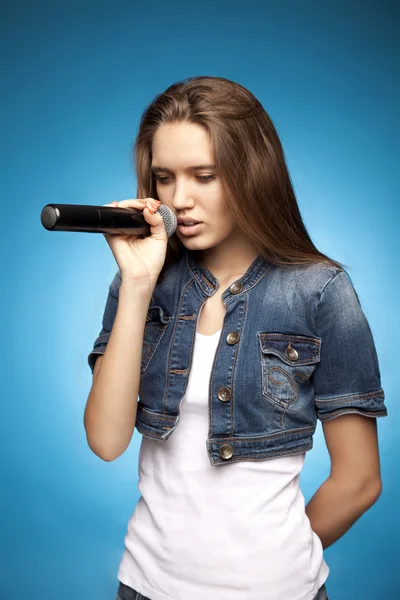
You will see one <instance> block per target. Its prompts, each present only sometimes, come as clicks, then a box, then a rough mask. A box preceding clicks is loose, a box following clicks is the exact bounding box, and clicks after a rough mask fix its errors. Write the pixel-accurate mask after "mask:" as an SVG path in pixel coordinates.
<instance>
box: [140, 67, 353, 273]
mask: <svg viewBox="0 0 400 600" xmlns="http://www.w3.org/2000/svg"><path fill="white" fill-rule="evenodd" d="M180 122H186V123H194V124H197V125H201V126H202V127H204V128H205V130H206V131H207V133H208V134H209V136H210V140H211V143H212V146H213V148H214V158H215V160H214V163H215V166H216V174H217V176H219V177H220V179H221V182H222V185H223V189H224V200H225V203H226V205H227V207H228V208H229V210H230V211H231V213H232V216H233V218H234V219H235V222H236V223H237V225H238V227H239V228H240V229H241V230H242V231H243V232H244V233H245V234H246V236H247V237H248V239H249V241H250V243H251V244H252V246H253V247H254V248H255V250H256V251H257V253H258V254H261V256H262V257H263V258H265V259H266V260H267V261H269V262H272V263H273V264H276V265H281V266H290V265H305V264H310V263H317V262H318V263H321V262H323V263H325V264H328V265H332V266H335V267H337V268H340V269H343V268H344V266H345V265H344V263H339V262H338V261H335V260H333V259H332V258H329V257H328V256H326V255H325V254H323V253H322V252H320V251H319V250H318V249H317V248H316V247H315V246H314V244H313V242H312V241H311V238H310V236H309V234H308V232H307V230H306V227H305V225H304V223H303V219H302V217H301V214H300V210H299V207H298V204H297V200H296V196H295V193H294V191H293V186H292V183H291V179H290V175H289V172H288V168H287V166H286V160H285V155H284V151H283V148H282V144H281V142H280V139H279V137H278V133H277V131H276V129H275V126H274V124H273V123H272V120H271V119H270V117H269V116H268V114H267V113H266V111H265V109H264V108H263V106H262V105H261V103H260V102H259V101H258V100H257V99H256V98H255V96H253V94H252V93H251V92H249V91H248V90H247V89H246V88H245V87H243V86H242V85H240V84H239V83H236V82H234V81H231V80H229V79H225V78H223V77H206V76H201V77H190V78H187V79H184V80H182V81H178V82H177V83H174V84H172V85H171V86H170V87H168V88H167V90H166V91H165V92H163V93H161V94H158V95H157V96H156V97H155V98H154V99H153V100H152V102H151V103H150V104H149V105H148V106H147V108H146V109H145V111H144V112H143V115H142V117H141V120H140V125H139V131H138V135H137V138H136V142H135V145H134V157H135V162H136V171H137V180H138V187H137V198H155V199H157V200H158V199H159V198H158V196H157V190H156V182H155V179H154V176H153V174H152V172H151V160H152V142H153V137H154V134H155V132H156V130H157V129H158V127H159V126H160V125H163V124H165V123H180ZM185 251H186V248H185V246H184V245H183V243H182V242H181V241H180V239H179V238H178V236H177V235H176V233H174V234H173V235H172V236H170V237H169V238H168V247H167V253H166V260H165V263H164V267H163V270H162V271H161V273H160V278H161V277H162V275H163V273H164V272H165V269H166V268H167V266H168V265H169V264H170V263H173V262H175V261H177V260H179V258H180V257H181V256H182V254H183V252H185Z"/></svg>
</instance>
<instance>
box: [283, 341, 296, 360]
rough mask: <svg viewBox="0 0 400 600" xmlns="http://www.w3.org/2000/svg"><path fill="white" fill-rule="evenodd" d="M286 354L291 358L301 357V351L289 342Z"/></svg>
mask: <svg viewBox="0 0 400 600" xmlns="http://www.w3.org/2000/svg"><path fill="white" fill-rule="evenodd" d="M285 354H286V356H287V357H288V358H289V360H297V359H298V358H299V353H298V352H297V350H295V349H294V348H292V346H291V345H290V344H288V347H287V348H286V352H285Z"/></svg>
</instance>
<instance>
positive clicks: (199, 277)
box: [182, 249, 273, 296]
mask: <svg viewBox="0 0 400 600" xmlns="http://www.w3.org/2000/svg"><path fill="white" fill-rule="evenodd" d="M182 260H183V262H184V263H185V265H186V268H187V269H188V271H189V272H190V273H191V275H192V276H193V277H194V278H195V279H196V281H197V282H198V284H199V286H200V287H201V288H202V290H203V291H204V292H205V293H206V294H207V295H208V296H212V295H213V294H214V293H215V290H217V289H218V288H219V285H220V283H219V281H218V279H217V278H216V277H214V275H213V274H212V273H211V271H209V270H208V269H206V268H204V267H201V266H200V264H199V260H198V253H197V251H196V250H188V249H187V250H186V252H185V253H184V255H183V257H182ZM272 266H273V265H272V263H270V262H268V261H266V260H265V259H264V258H262V256H261V255H258V256H257V257H256V258H255V259H254V260H253V262H252V263H251V265H250V266H249V268H248V269H247V271H246V273H244V275H242V277H240V278H239V279H237V282H240V284H241V286H242V289H241V290H240V293H241V292H247V291H248V290H249V289H250V288H251V287H253V286H254V285H256V284H257V283H258V281H259V280H260V279H261V277H263V275H264V274H265V273H266V272H267V271H269V270H270V269H271V268H272Z"/></svg>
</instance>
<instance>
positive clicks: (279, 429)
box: [88, 250, 387, 465]
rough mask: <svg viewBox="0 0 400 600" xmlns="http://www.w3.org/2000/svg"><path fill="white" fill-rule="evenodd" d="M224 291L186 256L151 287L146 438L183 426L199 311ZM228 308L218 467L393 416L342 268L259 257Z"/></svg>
mask: <svg viewBox="0 0 400 600" xmlns="http://www.w3.org/2000/svg"><path fill="white" fill-rule="evenodd" d="M120 285H121V274H120V272H119V271H118V272H117V273H116V275H115V277H114V279H113V281H112V283H111V284H110V286H109V292H108V297H107V301H106V306H105V309H104V314H103V321H102V328H101V331H100V333H99V335H98V337H97V339H96V340H95V342H94V345H93V350H92V351H91V352H90V354H89V356H88V363H89V366H90V368H91V369H92V371H93V368H94V363H95V360H96V357H97V355H98V354H103V353H104V351H105V348H106V345H107V342H108V339H109V336H110V333H111V329H112V326H113V322H114V318H115V314H116V310H117V305H118V292H119V287H120ZM218 288H219V282H218V280H217V279H216V278H215V277H214V276H213V274H212V273H211V272H210V271H209V270H208V269H205V268H203V267H201V266H200V265H199V263H198V261H197V260H196V253H194V252H192V251H190V250H186V251H185V253H184V254H183V256H182V257H181V258H180V259H179V261H178V262H176V263H173V264H170V265H169V266H168V268H167V269H166V271H165V275H164V278H163V279H162V280H161V281H160V282H158V283H157V285H156V286H155V288H154V292H153V295H152V298H151V301H150V304H149V307H148V314H147V317H146V324H145V330H144V337H143V348H142V357H141V368H140V373H141V377H140V387H139V399H138V404H137V416H136V425H135V426H136V428H137V430H138V431H139V432H140V433H141V434H142V435H144V436H148V437H151V438H155V439H157V440H159V441H161V442H167V440H168V438H169V437H170V436H171V435H173V432H174V431H175V429H176V427H177V426H178V425H179V419H180V404H181V402H182V399H183V398H184V396H185V391H186V387H187V382H188V377H189V373H190V366H191V360H192V355H193V345H194V342H195V332H196V329H197V321H198V316H199V313H200V309H201V307H202V306H203V304H204V303H205V302H206V300H207V299H208V298H209V297H211V296H212V295H213V294H215V292H216V291H217V290H218ZM222 301H223V303H224V306H225V317H224V321H223V325H222V331H221V335H220V339H219V343H218V346H217V350H216V353H215V357H214V363H213V367H212V371H211V376H210V385H209V396H208V406H209V410H208V437H207V440H205V445H206V451H207V453H208V457H209V461H210V464H211V465H218V464H222V463H225V464H226V463H229V462H234V461H241V460H265V459H268V458H274V457H278V456H284V455H289V454H297V453H301V452H305V451H308V450H311V448H312V446H313V434H314V431H315V429H316V425H317V418H319V419H320V420H321V421H322V422H324V421H329V420H331V419H334V418H336V417H338V416H340V415H342V414H346V413H359V414H361V415H365V416H367V417H383V416H387V408H386V406H385V403H384V398H385V396H384V391H383V389H382V387H381V381H380V370H379V365H378V359H377V353H376V349H375V345H374V340H373V337H372V333H371V329H370V326H369V324H368V321H367V319H366V317H365V315H364V312H363V310H362V308H361V305H360V301H359V298H358V295H357V293H356V291H355V289H354V287H353V284H352V283H351V280H350V277H349V275H348V274H347V272H346V271H345V270H341V269H338V268H336V267H334V266H330V265H326V264H323V263H317V264H312V265H306V266H295V267H293V266H292V267H286V266H285V267H282V266H276V265H274V264H272V263H269V262H267V261H265V260H264V259H263V258H262V257H261V256H258V257H257V258H256V259H255V260H254V261H253V263H252V264H251V265H250V266H249V268H248V269H247V271H246V273H245V274H244V275H243V276H242V277H241V278H240V279H237V280H236V281H235V282H234V283H232V284H231V285H230V286H229V287H228V288H227V289H226V290H225V291H224V292H223V294H222ZM132 401H134V399H132Z"/></svg>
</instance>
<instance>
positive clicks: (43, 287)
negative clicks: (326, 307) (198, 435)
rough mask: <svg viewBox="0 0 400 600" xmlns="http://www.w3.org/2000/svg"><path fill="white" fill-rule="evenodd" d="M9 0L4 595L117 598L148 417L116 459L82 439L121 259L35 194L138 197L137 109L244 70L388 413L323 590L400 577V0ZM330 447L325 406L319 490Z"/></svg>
mask: <svg viewBox="0 0 400 600" xmlns="http://www.w3.org/2000/svg"><path fill="white" fill-rule="evenodd" d="M1 6H2V8H1V11H2V19H1V36H0V39H1V60H2V65H1V66H2V71H1V72H2V83H3V91H2V111H1V125H2V128H1V130H2V133H1V136H2V145H1V166H2V169H1V179H2V182H1V183H2V185H1V190H2V223H3V232H2V236H1V244H2V251H1V257H2V265H3V269H2V271H3V278H2V279H3V286H4V287H3V293H2V295H1V299H2V316H3V323H2V339H3V348H2V357H1V364H2V370H3V375H2V391H3V394H2V410H3V417H2V420H1V426H2V434H1V436H0V437H1V451H2V486H1V505H2V511H1V515H2V518H1V532H2V533H1V539H2V545H1V565H2V571H1V581H0V598H1V599H4V600H23V599H24V600H25V599H28V598H29V600H36V599H38V600H39V599H40V600H52V599H53V598H57V599H58V600H84V599H85V600H86V599H87V598H96V600H114V599H115V596H116V589H117V579H116V575H117V569H118V564H119V561H120V559H121V556H122V551H123V539H124V536H125V532H126V526H127V522H128V519H129V516H130V514H131V512H132V511H133V509H134V506H135V504H136V502H137V500H138V490H137V479H138V469H137V461H138V451H139V446H140V441H141V435H140V434H139V433H138V432H137V431H136V430H135V433H134V437H133V439H132V442H131V445H130V447H129V448H128V450H127V451H126V452H125V454H124V455H123V456H121V457H120V458H119V459H118V460H116V461H115V462H112V463H106V462H103V461H101V460H100V459H99V458H98V457H96V456H95V455H94V454H93V453H92V452H91V451H90V449H89V448H88V446H87V443H86V437H85V431H84V427H83V413H84V408H85V404H86V400H87V396H88V394H89V391H90V387H91V382H92V378H91V372H90V369H89V367H88V364H87V355H88V353H89V352H90V350H91V349H92V345H93V342H94V340H95V338H96V337H97V335H98V332H99V331H100V328H101V318H102V314H103V309H104V305H105V301H106V297H107V292H108V286H109V284H110V282H111V280H112V278H113V276H114V274H115V272H116V270H117V264H116V262H115V260H114V257H113V255H112V253H111V250H110V248H109V247H108V245H107V243H106V241H105V239H104V237H103V236H102V235H93V234H89V233H86V234H78V233H67V232H58V233H54V232H48V231H47V230H45V229H44V228H43V227H42V225H41V223H40V212H41V209H42V208H43V206H44V205H45V204H48V203H50V202H59V203H81V204H97V205H102V204H106V203H108V202H111V201H112V200H114V199H119V200H121V199H125V198H129V197H135V195H136V181H135V176H134V170H133V167H132V164H131V149H132V144H133V141H134V138H135V135H136V132H137V127H138V123H139V119H140V116H141V113H142V111H143V110H144V108H145V106H146V105H147V104H148V103H149V102H150V101H151V99H152V98H153V97H154V96H155V95H156V94H157V93H159V92H161V91H163V90H164V89H165V88H166V87H167V86H168V85H170V84H171V83H172V82H174V81H176V80H179V79H182V78H184V77H189V76H193V75H217V76H223V77H227V78H230V79H233V80H235V81H238V82H239V83H241V84H243V85H244V86H246V87H248V88H249V89H250V90H251V91H252V92H253V93H254V94H255V95H256V96H257V98H258V99H259V100H260V101H261V102H262V103H263V105H264V107H265V108H266V110H267V111H268V112H269V114H270V116H271V118H272V119H273V121H274V123H275V125H276V127H277V129H278V132H279V134H280V136H281V140H282V143H283V146H284V149H285V152H286V156H287V162H288V166H289V169H290V172H291V176H292V179H293V184H294V187H295V191H296V193H297V197H298V202H299V205H300V209H301V211H302V214H303V217H304V221H305V223H306V226H307V228H308V230H309V232H310V235H311V237H312V239H313V241H314V242H315V244H316V245H317V246H318V247H319V248H320V249H321V250H322V251H324V252H325V253H327V254H328V255H330V256H332V257H334V258H336V259H338V260H340V261H343V262H345V263H346V264H348V265H349V267H350V269H349V273H350V275H351V276H352V279H353V282H354V284H355V286H356V289H357V291H358V293H359V296H360V300H361V302H362V305H363V308H364V311H365V313H366V315H367V318H368V320H369V323H370V326H371V329H372V332H373V335H374V339H375V343H376V347H377V351H378V356H379V361H380V368H381V376H382V385H383V388H384V390H385V392H386V401H387V406H388V409H389V417H386V418H384V419H378V431H379V445H380V453H381V467H382V479H383V492H382V495H381V497H380V498H379V500H378V502H377V503H376V504H375V505H374V506H373V507H372V508H371V509H370V510H369V511H368V512H367V513H365V514H364V515H363V516H362V517H361V518H360V519H359V520H358V521H357V522H356V523H355V524H354V525H353V527H352V528H351V529H350V530H349V531H348V532H347V533H346V534H345V535H344V536H343V537H342V538H340V539H339V540H338V541H337V542H336V543H335V544H333V545H332V546H331V547H329V548H328V549H326V550H325V558H326V561H327V563H328V565H329V567H330V569H331V572H330V576H329V578H328V580H327V589H328V594H329V598H330V600H354V599H355V598H357V599H358V598H363V599H364V600H376V598H378V597H379V598H385V600H389V599H394V598H398V597H400V591H399V584H398V577H397V572H396V567H397V561H396V555H397V558H398V539H399V536H400V531H399V518H398V504H397V500H398V495H399V478H398V476H397V477H396V475H398V472H399V470H398V464H397V461H398V457H399V441H398V439H399V438H398V435H396V433H397V432H398V422H399V421H398V419H399V405H398V401H397V400H398V398H397V395H398V393H397V392H396V391H395V373H396V372H397V371H398V357H399V351H398V343H399V338H400V331H399V325H398V323H399V319H398V310H396V308H395V307H396V306H398V302H399V279H398V258H397V253H398V224H399V207H398V197H395V192H398V173H399V170H398V164H399V154H398V137H399V119H398V107H399V87H398V83H397V80H396V70H397V71H398V67H399V61H398V58H399V41H398V35H397V39H396V29H397V30H398V25H399V9H398V6H399V5H398V4H397V5H395V3H391V2H380V3H378V2H375V3H373V2H350V3H348V2H344V1H340V2H339V1H335V2H317V1H312V2H311V1H304V2H300V1H298V2H297V1H292V2H288V1H283V2H261V1H259V2H246V3H242V2H240V3H239V2H232V1H229V2H227V1H218V2H208V1H206V2H202V3H200V4H196V5H195V4H192V3H183V2H182V3H181V2H173V3H172V4H170V3H164V2H157V1H156V2H152V3H151V4H150V5H149V6H148V7H147V5H146V6H145V5H143V6H139V5H137V4H136V3H135V2H120V1H116V2H112V3H111V2H87V1H86V2H85V1H83V2H68V3H67V2H35V3H32V2H21V1H20V2H13V3H11V2H3V3H2V5H1ZM397 33H398V32H397ZM396 67H397V69H396ZM396 377H397V376H396ZM396 457H397V461H396ZM329 465H330V461H329V455H328V452H327V449H326V446H325V442H324V438H323V433H322V428H321V424H320V423H318V428H317V431H316V435H315V437H314V448H313V450H312V451H311V452H309V453H308V454H307V460H306V463H305V466H304V470H303V472H302V476H301V486H302V490H303V493H304V496H305V498H306V501H307V502H308V500H309V499H310V497H311V496H312V495H313V494H314V492H315V491H316V489H317V488H318V487H319V486H320V485H321V484H322V482H323V481H324V480H325V478H326V477H327V476H328V474H329ZM205 576H206V574H205ZM188 600H190V599H188ZM260 600H261V599H260ZM288 600H290V599H288Z"/></svg>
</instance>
